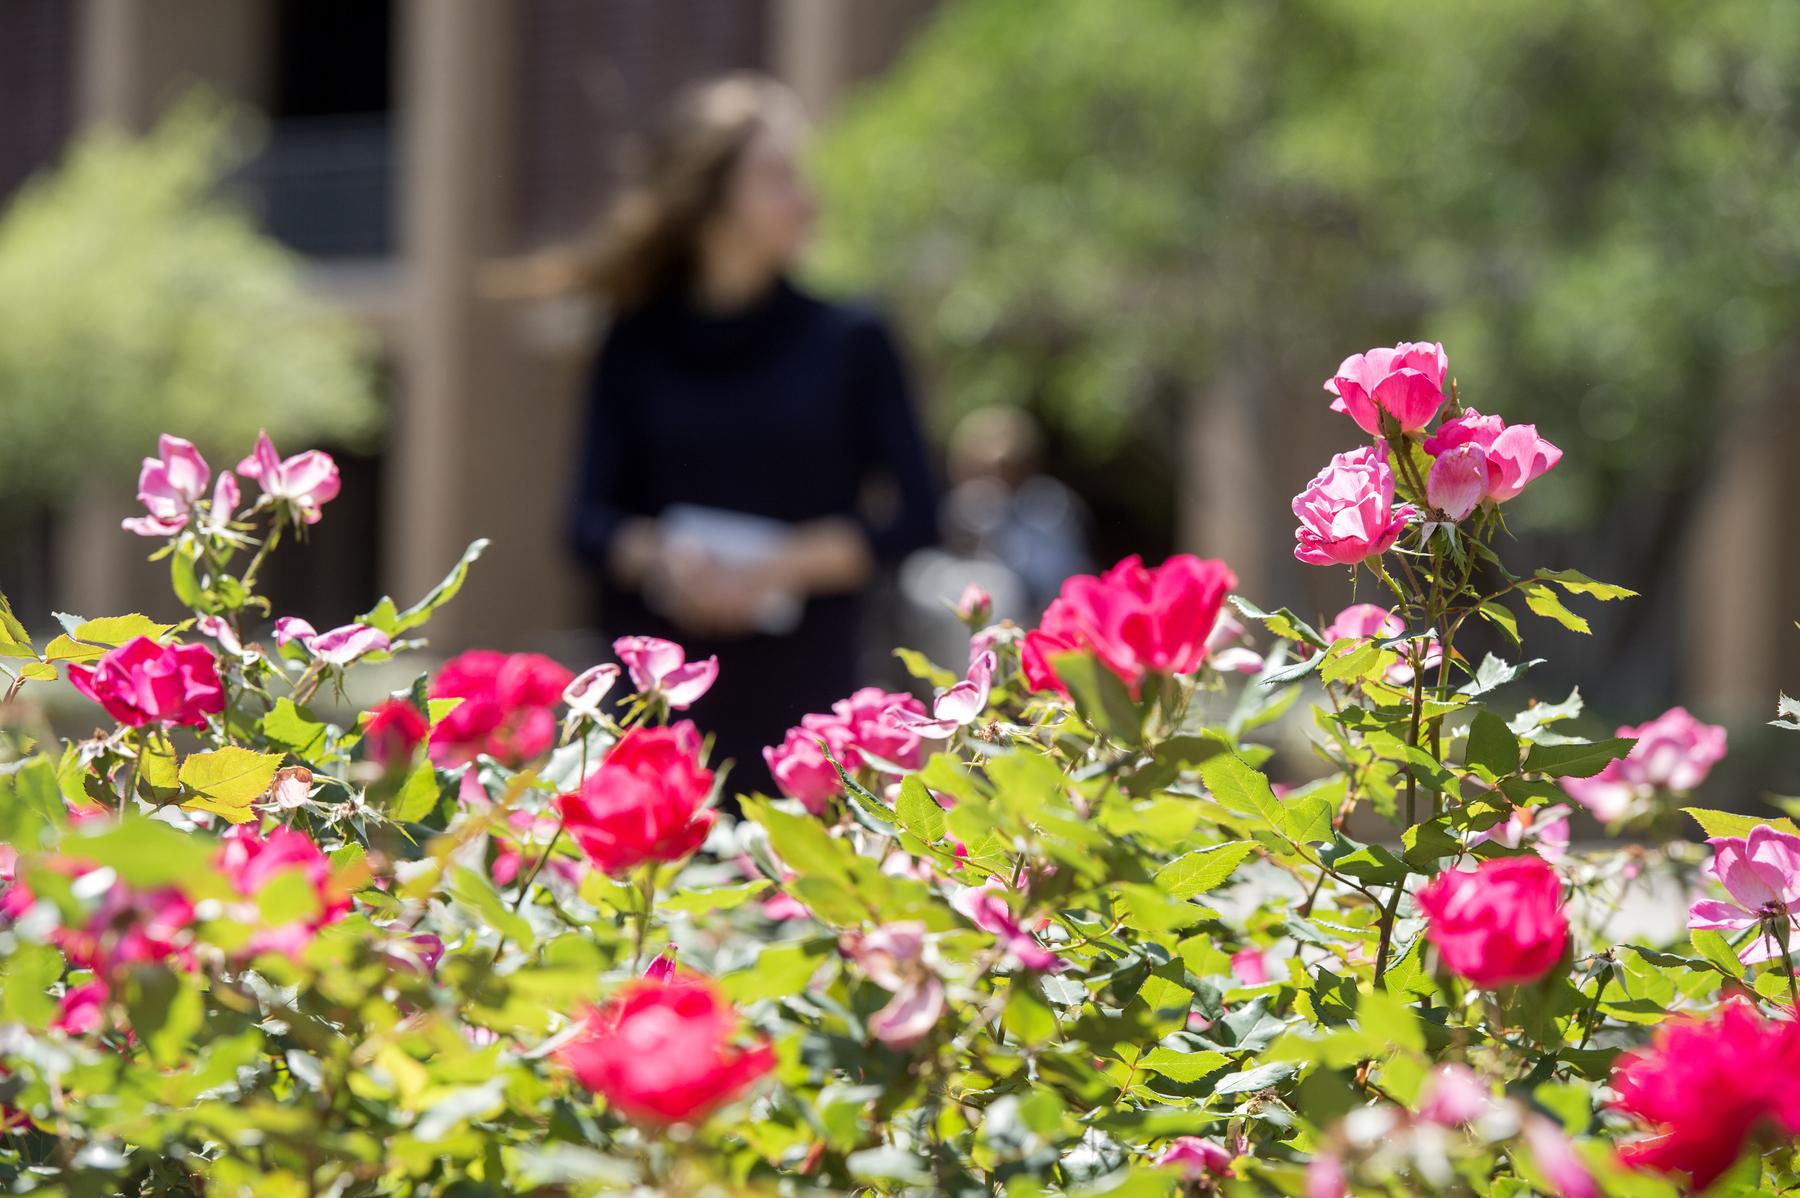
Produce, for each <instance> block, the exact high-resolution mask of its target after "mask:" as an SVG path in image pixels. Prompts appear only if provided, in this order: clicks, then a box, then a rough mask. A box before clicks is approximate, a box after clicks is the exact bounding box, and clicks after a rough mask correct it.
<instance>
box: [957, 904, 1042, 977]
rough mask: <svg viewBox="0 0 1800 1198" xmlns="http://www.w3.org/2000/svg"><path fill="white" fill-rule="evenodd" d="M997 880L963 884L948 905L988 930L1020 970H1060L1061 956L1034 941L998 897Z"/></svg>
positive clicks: (976, 924)
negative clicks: (970, 884)
mask: <svg viewBox="0 0 1800 1198" xmlns="http://www.w3.org/2000/svg"><path fill="white" fill-rule="evenodd" d="M1003 893H1004V892H1003V891H1002V889H1001V887H1000V885H999V883H997V882H988V883H984V884H982V885H980V886H965V887H963V888H962V889H961V890H959V891H957V892H956V895H955V897H953V898H952V899H951V900H950V905H951V906H952V907H954V908H956V910H957V911H959V912H960V913H961V914H962V915H963V916H964V917H965V918H966V919H968V921H969V922H970V923H972V924H974V925H975V926H976V927H978V928H980V929H981V930H982V931H984V932H991V933H992V934H993V935H994V937H995V938H996V939H998V940H999V942H1000V945H1001V947H1002V948H1004V949H1005V950H1006V956H1007V959H1008V960H1010V961H1012V962H1013V963H1014V964H1016V965H1017V966H1018V967H1019V968H1021V969H1029V970H1032V971H1033V972H1039V973H1041V972H1049V973H1055V972H1057V971H1058V970H1060V969H1062V967H1063V963H1062V959H1061V958H1059V957H1058V956H1057V955H1056V954H1055V953H1053V952H1051V951H1050V950H1049V949H1047V948H1045V947H1044V946H1043V945H1041V944H1039V943H1038V940H1037V937H1036V936H1033V935H1032V934H1031V933H1030V932H1029V931H1027V930H1026V929H1025V928H1024V927H1023V926H1022V925H1021V924H1020V923H1019V921H1018V919H1017V918H1016V917H1014V915H1013V913H1012V908H1011V907H1010V906H1008V905H1007V902H1006V899H1004V898H1002V897H1001V895H1002V894H1003Z"/></svg>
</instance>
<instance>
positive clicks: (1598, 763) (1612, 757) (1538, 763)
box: [1524, 736, 1637, 778]
mask: <svg viewBox="0 0 1800 1198" xmlns="http://www.w3.org/2000/svg"><path fill="white" fill-rule="evenodd" d="M1635 744H1637V741H1636V740H1634V739H1632V738H1631V737H1628V736H1625V737H1619V736H1615V737H1612V738H1610V739H1608V740H1596V741H1569V742H1567V743H1564V744H1555V745H1547V744H1535V745H1532V746H1531V750H1530V752H1528V753H1526V754H1525V766H1524V769H1525V772H1526V773H1531V774H1549V775H1550V776H1551V777H1553V778H1591V777H1593V776H1594V775H1595V774H1597V773H1599V772H1600V771H1601V770H1603V769H1605V768H1606V767H1607V765H1608V764H1609V763H1610V762H1613V761H1616V760H1617V759H1619V758H1621V757H1623V756H1625V755H1626V754H1628V753H1630V752H1631V749H1632V746H1633V745H1635Z"/></svg>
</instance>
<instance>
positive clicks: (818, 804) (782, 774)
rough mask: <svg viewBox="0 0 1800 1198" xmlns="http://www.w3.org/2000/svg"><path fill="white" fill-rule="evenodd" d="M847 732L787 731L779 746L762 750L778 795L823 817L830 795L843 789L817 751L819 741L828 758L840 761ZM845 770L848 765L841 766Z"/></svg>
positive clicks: (836, 728)
mask: <svg viewBox="0 0 1800 1198" xmlns="http://www.w3.org/2000/svg"><path fill="white" fill-rule="evenodd" d="M849 737H850V730H849V729H848V728H845V727H844V726H843V725H842V724H835V723H834V724H832V725H830V726H828V727H825V728H789V729H788V731H787V736H786V737H784V738H783V739H782V742H781V743H780V744H779V745H770V746H768V747H767V748H765V749H763V761H764V762H765V763H766V764H767V765H768V767H769V773H770V775H771V776H773V777H774V779H775V785H776V786H778V787H780V788H781V793H782V794H784V795H786V796H788V797H789V798H790V799H798V800H799V801H800V805H801V806H803V807H805V808H806V809H807V810H808V811H810V812H811V813H812V814H814V815H823V814H824V813H825V808H826V805H827V804H828V803H829V802H830V801H831V798H832V796H833V795H835V794H837V793H838V792H839V791H841V790H842V789H843V783H842V781H841V780H839V778H838V773H837V770H835V769H833V768H832V765H831V762H830V761H828V760H826V758H825V754H824V752H823V751H821V750H820V748H819V742H820V741H821V740H823V741H824V742H825V744H826V746H827V747H828V748H830V749H831V752H832V756H834V757H836V758H837V759H838V761H839V762H840V763H843V761H844V749H845V747H847V745H848V742H849ZM844 768H845V769H846V770H848V769H850V768H851V767H850V766H849V765H847V764H846V765H844Z"/></svg>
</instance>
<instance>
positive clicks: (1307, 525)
mask: <svg viewBox="0 0 1800 1198" xmlns="http://www.w3.org/2000/svg"><path fill="white" fill-rule="evenodd" d="M1413 514H1414V513H1413V507H1412V505H1411V504H1401V505H1400V506H1399V507H1395V506H1394V475H1393V472H1392V471H1391V470H1389V469H1388V464H1387V461H1386V459H1385V458H1383V457H1382V456H1380V455H1379V454H1377V453H1376V452H1375V449H1374V447H1373V446H1368V445H1365V446H1363V447H1362V448H1360V449H1353V450H1350V451H1349V452H1348V453H1340V454H1338V455H1337V456H1336V457H1334V458H1332V459H1331V464H1330V465H1329V466H1326V467H1325V469H1323V470H1321V471H1319V473H1318V474H1317V475H1316V476H1315V477H1314V478H1313V480H1312V482H1310V483H1308V484H1307V487H1306V490H1304V491H1302V492H1300V494H1298V495H1296V496H1294V515H1295V516H1297V517H1298V518H1299V520H1300V527H1299V528H1297V529H1295V530H1294V540H1295V542H1296V543H1295V545H1294V556H1295V557H1297V558H1299V559H1300V560H1301V561H1303V562H1306V563H1307V564H1308V565H1313V566H1330V565H1340V566H1354V565H1356V564H1357V563H1359V562H1363V561H1366V560H1367V559H1369V558H1371V557H1375V556H1378V555H1380V554H1383V553H1386V552H1387V551H1388V550H1389V549H1390V548H1392V547H1393V544H1394V542H1395V541H1397V540H1398V539H1399V538H1400V533H1401V531H1402V530H1403V529H1405V527H1406V522H1407V520H1409V519H1411V517H1412V516H1413Z"/></svg>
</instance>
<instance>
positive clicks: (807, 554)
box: [550, 74, 937, 790]
mask: <svg viewBox="0 0 1800 1198" xmlns="http://www.w3.org/2000/svg"><path fill="white" fill-rule="evenodd" d="M805 130H806V122H805V119H804V116H803V114H802V112H801V110H800V106H799V103H798V101H797V99H796V98H795V97H794V96H793V95H792V94H791V93H789V92H788V91H787V90H786V89H784V88H783V87H781V86H780V85H779V84H777V83H775V82H774V81H772V80H769V79H765V78H762V77H759V76H754V75H747V74H738V75H731V76H728V77H725V78H722V79H718V80H715V81H711V82H706V83H702V84H699V85H695V86H693V87H691V88H689V89H688V90H687V91H686V92H684V93H683V94H681V95H680V96H679V97H678V98H677V99H676V101H675V103H674V104H673V106H672V107H671V109H670V110H669V112H668V113H667V114H666V116H665V119H664V120H663V121H662V123H661V124H660V126H659V127H658V129H657V130H656V132H655V134H654V135H653V136H652V138H651V139H650V141H649V144H648V145H647V146H646V147H645V149H646V154H645V157H644V160H643V162H642V164H641V168H642V169H641V170H640V171H639V172H638V175H637V177H636V178H635V179H633V180H632V181H631V183H630V184H629V185H628V186H627V188H626V189H625V191H624V193H623V194H622V195H621V196H620V197H619V199H618V201H617V203H616V204H615V205H614V206H613V208H612V209H611V211H610V212H609V213H608V215H607V217H606V219H605V220H604V221H603V222H602V224H601V225H600V227H599V229H598V232H597V235H596V236H595V238H594V239H593V240H592V242H591V243H589V244H587V245H586V246H584V247H582V248H581V249H579V250H577V251H574V252H572V253H569V254H567V255H565V256H563V258H562V259H561V261H560V263H559V264H558V263H557V262H556V260H554V259H552V260H550V261H551V262H552V266H551V267H550V269H552V270H553V271H555V272H557V273H559V274H560V280H559V281H560V282H561V283H562V285H563V286H564V287H565V288H569V289H575V288H585V289H588V290H590V291H591V292H592V293H594V294H595V295H597V296H598V298H599V299H600V300H601V301H602V303H603V304H604V305H605V306H606V308H607V309H608V311H609V313H610V317H611V325H610V329H609V331H608V333H607V336H606V338H605V342H604V344H603V345H602V346H601V349H600V352H599V356H598V358H597V360H596V362H595V365H594V368H593V372H592V376H591V380H590V383H589V387H588V399H587V404H588V412H587V424H586V433H585V437H584V439H583V441H582V443H581V447H580V455H579V460H578V462H577V480H576V485H575V489H574V494H573V497H572V503H571V507H570V512H569V535H570V538H571V543H572V546H573V549H574V552H575V553H576V554H577V555H578V556H579V558H580V559H581V561H582V562H584V563H585V564H587V565H588V566H589V567H591V568H592V569H593V570H594V572H595V573H596V575H597V576H598V578H599V580H600V582H601V584H602V607H601V611H600V620H601V623H602V624H603V626H604V629H605V632H606V634H607V635H609V636H622V635H636V634H644V635H651V636H660V637H666V638H668V639H670V640H674V641H678V642H680V643H681V644H682V645H683V646H685V647H686V649H687V651H688V656H689V659H690V660H692V659H695V658H701V657H706V656H708V655H713V654H716V655H717V656H718V658H719V666H720V669H719V677H718V681H717V683H716V684H715V685H714V686H713V688H712V690H711V691H710V692H709V693H708V694H707V695H706V697H705V698H704V699H702V700H701V701H700V702H699V703H698V704H696V706H695V708H694V710H693V713H692V714H693V715H694V717H695V718H696V719H697V720H698V721H699V722H700V725H701V726H702V727H703V728H706V729H708V730H710V731H713V732H716V734H717V738H718V739H717V746H716V749H715V760H724V759H725V758H730V759H732V760H733V761H735V762H736V766H735V774H736V776H735V777H734V778H733V779H732V786H733V788H741V789H752V788H761V789H765V790H767V789H770V784H769V780H768V777H767V772H766V768H765V766H764V764H763V760H762V752H761V750H762V747H763V746H764V745H770V744H779V743H780V742H781V739H782V735H783V733H784V732H785V730H786V729H787V728H788V727H789V726H790V725H792V724H795V723H797V722H798V720H799V718H800V716H801V715H803V714H804V713H806V712H809V711H822V710H828V709H829V707H830V704H831V703H832V702H833V701H834V700H837V699H840V698H843V697H844V696H846V695H848V694H849V693H850V692H851V691H852V690H854V689H855V688H856V686H857V685H858V683H859V681H860V679H859V677H858V662H859V656H860V649H861V644H862V637H861V620H862V609H863V598H864V591H865V589H866V588H867V587H868V586H869V584H870V583H871V581H872V580H873V579H874V578H875V576H876V573H877V570H878V569H879V568H880V567H882V566H883V565H886V564H888V563H891V562H895V561H897V560H899V559H900V558H901V557H903V556H904V555H905V554H907V553H908V552H911V551H913V550H915V549H918V548H920V547H921V546H924V545H927V544H930V543H931V542H932V541H933V540H934V539H935V537H936V518H935V508H936V502H937V498H936V492H935V490H934V487H933V483H932V478H931V473H930V469H929V466H928V464H927V460H926V451H925V446H924V441H923V438H922V436H921V434H920V430H919V425H918V421H917V418H916V416H915V414H914V411H913V404H912V397H911V394H910V387H909V385H908V381H907V375H906V371H905V369H904V367H903V365H902V363H901V359H900V356H899V354H898V353H897V351H896V349H895V345H894V342H893V340H892V338H891V337H890V335H889V333H888V331H887V328H886V327H885V326H884V324H883V323H882V322H881V320H880V319H879V318H877V317H876V316H875V315H873V314H871V313H870V312H868V311H866V310H863V309H861V308H856V307H849V306H843V305H839V304H835V303H831V302H828V301H826V300H823V299H820V298H818V297H816V296H814V295H811V294H809V293H808V292H806V291H805V290H803V289H802V288H800V287H799V286H797V285H796V284H795V283H794V282H793V281H792V279H791V278H790V277H789V272H790V270H791V268H792V267H793V266H794V264H795V262H796V260H797V259H798V258H799V256H800V254H801V252H802V251H803V249H804V248H805V247H806V245H807V242H808V239H809V237H810V235H811V232H812V228H813V223H814V216H815V201H814V197H813V193H812V192H811V190H810V189H809V187H808V185H807V183H806V182H805V180H804V179H803V177H802V174H801V168H800V164H799V161H798V157H797V155H798V152H799V149H800V145H801V141H802V138H803V136H804V133H805Z"/></svg>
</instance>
